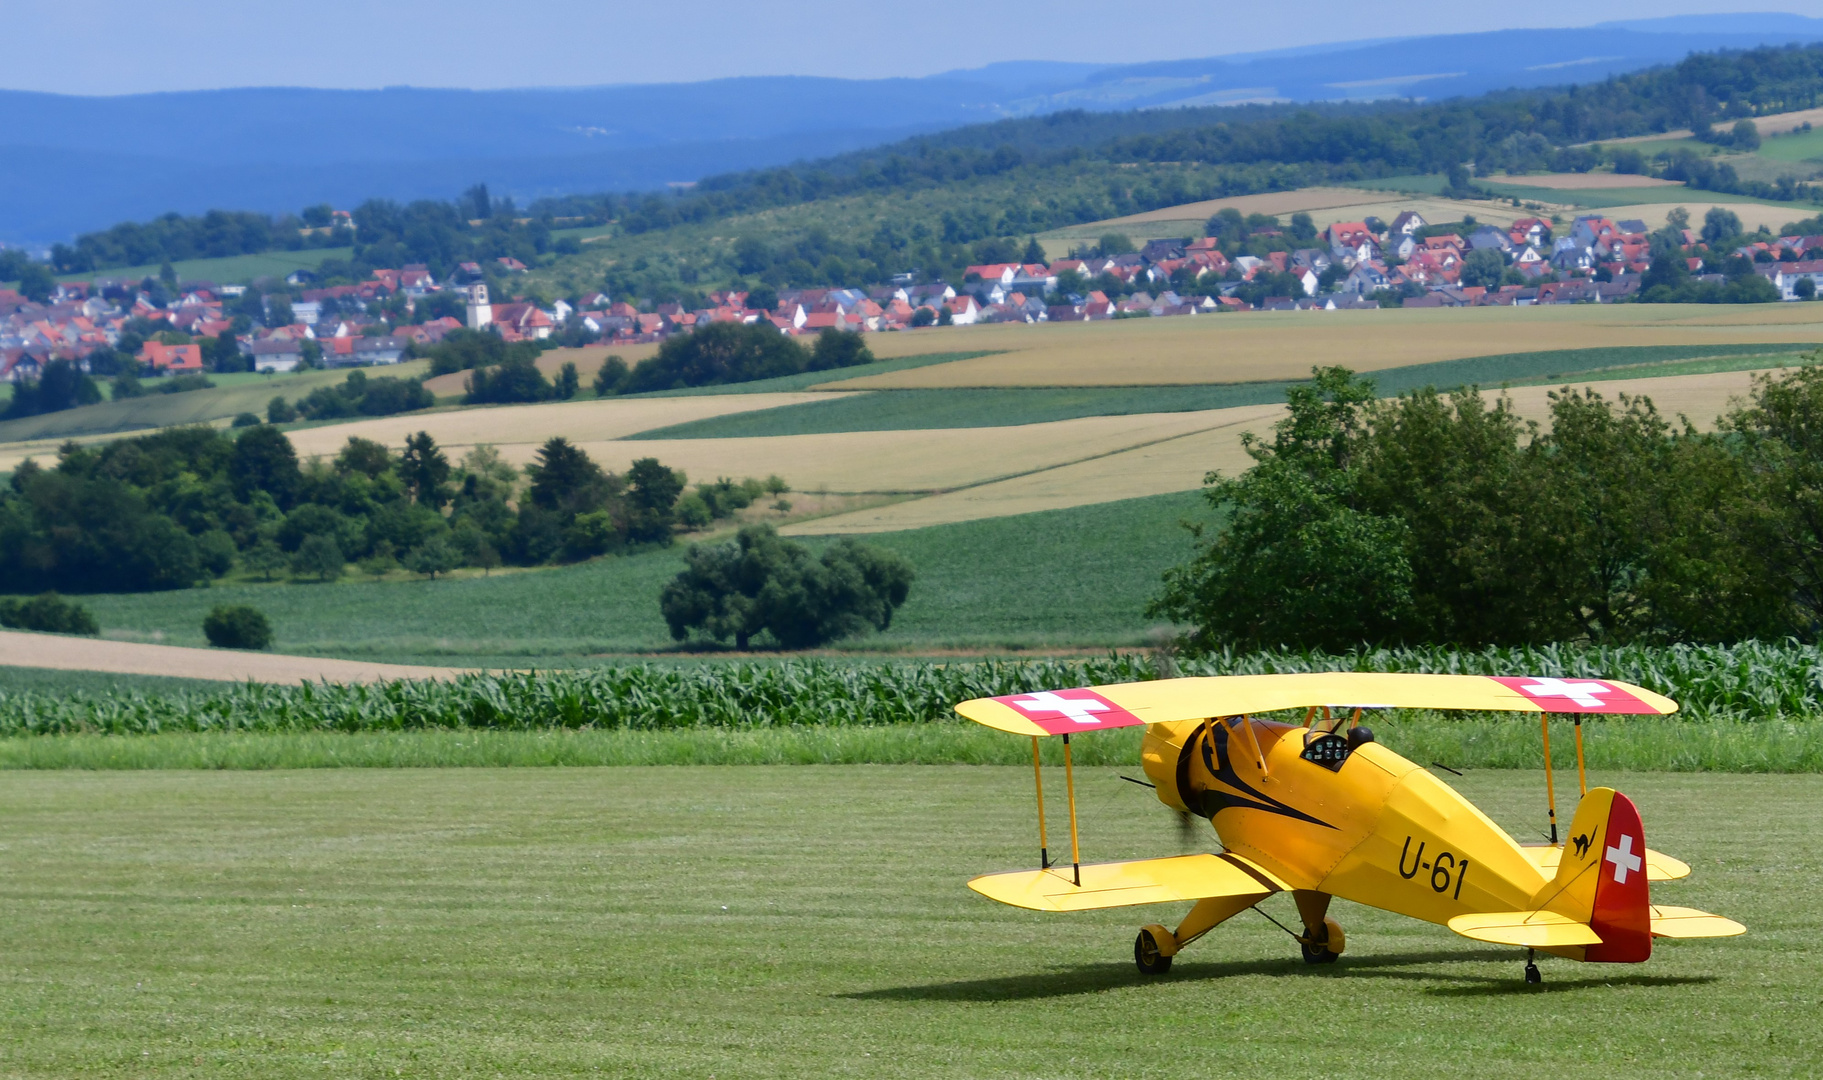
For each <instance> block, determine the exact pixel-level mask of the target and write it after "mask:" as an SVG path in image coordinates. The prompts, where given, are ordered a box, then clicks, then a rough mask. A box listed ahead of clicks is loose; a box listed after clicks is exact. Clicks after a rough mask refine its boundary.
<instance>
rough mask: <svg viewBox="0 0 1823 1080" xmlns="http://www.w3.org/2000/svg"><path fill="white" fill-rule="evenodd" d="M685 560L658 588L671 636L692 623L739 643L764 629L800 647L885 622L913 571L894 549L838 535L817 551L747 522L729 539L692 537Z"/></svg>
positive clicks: (682, 636)
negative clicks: (705, 541)
mask: <svg viewBox="0 0 1823 1080" xmlns="http://www.w3.org/2000/svg"><path fill="white" fill-rule="evenodd" d="M685 560H686V562H687V563H688V566H687V567H686V568H685V570H684V571H683V573H681V574H678V575H677V577H676V578H675V579H673V580H672V581H671V583H670V584H668V585H666V586H665V588H664V592H663V593H661V594H660V596H659V608H660V610H661V611H662V612H663V613H664V616H665V622H666V624H667V625H669V626H670V628H671V636H672V638H674V639H676V640H678V641H684V640H686V639H687V638H689V636H690V633H691V631H693V630H695V631H700V632H702V633H705V634H707V635H708V636H710V637H712V638H714V639H715V640H716V641H727V640H728V639H729V638H733V639H734V644H735V647H736V648H740V649H745V648H747V647H748V644H749V643H750V642H751V641H752V640H753V639H754V638H755V637H757V636H759V635H760V634H762V633H769V634H771V635H772V638H773V639H774V640H775V641H777V642H778V644H779V645H780V646H782V647H784V648H787V649H806V648H810V647H812V646H816V645H823V644H826V643H828V642H831V641H836V640H839V639H841V638H846V637H853V636H854V635H856V634H862V633H865V632H866V631H867V630H869V629H870V628H871V629H875V630H885V629H886V628H887V627H888V626H890V625H892V617H893V611H894V610H895V609H896V608H898V607H899V606H900V605H901V604H903V603H905V597H906V595H907V593H908V592H909V591H910V589H911V583H912V578H913V577H914V576H915V575H914V574H913V572H912V568H911V565H910V564H909V563H907V562H906V561H905V560H904V559H903V558H901V557H900V556H899V555H898V554H897V553H896V552H892V551H887V550H885V549H883V548H877V547H871V546H869V545H866V544H862V543H859V542H857V541H854V540H843V541H840V542H839V543H836V544H834V545H832V546H831V547H830V548H829V550H827V551H825V552H824V553H823V555H822V557H821V558H817V557H815V556H813V555H812V554H811V553H810V550H809V549H808V548H806V547H804V545H802V544H797V543H793V542H792V541H790V540H786V539H783V538H781V537H780V536H779V534H778V533H777V532H776V531H775V530H774V529H773V528H772V526H770V525H748V526H746V527H744V528H742V529H741V531H740V535H739V536H738V537H737V539H736V540H735V542H734V543H731V544H717V545H714V546H704V545H700V544H692V545H691V546H690V550H689V552H688V553H687V554H686V555H685Z"/></svg>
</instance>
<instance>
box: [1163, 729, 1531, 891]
mask: <svg viewBox="0 0 1823 1080" xmlns="http://www.w3.org/2000/svg"><path fill="white" fill-rule="evenodd" d="M1325 737H1327V738H1328V739H1329V740H1332V741H1331V742H1330V743H1329V744H1328V746H1329V748H1330V749H1336V748H1339V746H1340V745H1341V743H1340V736H1337V735H1327V736H1326V733H1324V732H1320V731H1318V732H1313V731H1312V730H1311V729H1309V728H1303V727H1294V726H1291V725H1288V724H1280V723H1274V722H1271V721H1260V720H1246V719H1235V720H1231V721H1222V720H1211V721H1181V722H1178V723H1171V724H1153V725H1151V726H1150V727H1149V728H1148V729H1147V732H1146V737H1145V743H1144V751H1143V758H1144V763H1145V769H1146V773H1147V774H1148V775H1149V776H1150V777H1151V778H1152V780H1153V782H1154V783H1156V784H1157V785H1158V796H1159V798H1160V799H1161V800H1163V801H1164V803H1165V804H1166V805H1168V806H1170V807H1172V808H1173V809H1178V810H1186V811H1188V812H1190V813H1194V814H1197V815H1199V816H1202V817H1207V818H1209V819H1210V821H1211V822H1212V823H1213V824H1214V826H1215V831H1216V833H1217V835H1218V836H1220V837H1221V841H1222V844H1223V846H1224V847H1225V848H1227V849H1228V850H1229V851H1232V852H1234V853H1235V854H1237V855H1241V856H1243V857H1245V858H1247V859H1250V860H1252V861H1254V862H1256V863H1258V864H1260V866H1262V867H1263V868H1265V869H1267V870H1269V871H1271V872H1272V873H1273V874H1276V875H1277V876H1278V877H1280V878H1281V879H1283V880H1284V881H1285V882H1286V883H1288V884H1289V885H1291V887H1292V888H1294V889H1306V890H1312V891H1316V892H1324V893H1329V894H1331V895H1333V896H1339V897H1342V898H1343V899H1346V900H1353V901H1355V902H1357V903H1361V904H1367V905H1370V906H1372V907H1377V908H1384V909H1386V910H1388V911H1396V912H1398V913H1400V914H1402V915H1410V916H1411V917H1413V918H1416V919H1423V920H1425V921H1427V922H1434V923H1447V922H1448V921H1449V920H1450V919H1451V918H1453V917H1454V916H1457V915H1463V914H1468V913H1471V912H1486V911H1517V910H1524V909H1526V908H1528V907H1530V906H1532V900H1533V898H1534V897H1535V896H1537V895H1538V893H1539V891H1540V890H1541V889H1542V888H1543V887H1544V885H1545V884H1546V878H1545V875H1544V873H1543V872H1542V871H1541V870H1540V869H1539V868H1538V867H1537V866H1536V865H1534V864H1533V862H1532V861H1531V860H1530V859H1528V858H1527V857H1526V855H1525V853H1524V852H1523V851H1522V850H1521V849H1520V847H1519V845H1518V844H1517V843H1515V842H1514V841H1513V838H1512V837H1510V836H1508V835H1507V834H1506V832H1505V831H1504V830H1502V829H1501V828H1500V827H1499V826H1498V825H1495V824H1494V823H1493V822H1492V821H1491V820H1489V819H1488V817H1487V815H1486V814H1483V813H1482V812H1481V811H1480V810H1477V809H1476V808H1475V807H1474V806H1473V805H1472V804H1471V803H1470V802H1469V801H1468V800H1467V799H1464V798H1463V797H1462V796H1461V795H1458V794H1457V793H1456V792H1455V790H1454V789H1452V788H1451V787H1450V786H1449V785H1447V784H1445V783H1443V782H1442V781H1440V780H1438V779H1437V778H1436V777H1434V776H1432V775H1431V774H1430V773H1429V772H1427V771H1425V770H1424V769H1422V768H1420V767H1419V766H1417V765H1415V764H1413V763H1412V762H1410V761H1407V760H1406V759H1404V758H1402V757H1400V756H1399V755H1398V754H1395V753H1393V752H1392V751H1391V750H1388V749H1386V748H1385V747H1383V746H1380V745H1379V744H1377V743H1371V742H1369V743H1363V744H1361V745H1359V746H1357V747H1355V748H1354V749H1353V750H1352V751H1351V752H1346V754H1345V756H1342V760H1341V761H1340V762H1339V764H1336V763H1334V762H1333V761H1332V762H1331V763H1328V764H1326V763H1323V762H1321V761H1311V760H1306V758H1305V750H1306V746H1307V740H1308V742H1316V741H1318V740H1320V739H1324V738H1325ZM1321 749H1323V748H1321V747H1319V748H1318V750H1316V751H1313V754H1314V755H1315V756H1317V757H1322V756H1324V755H1323V754H1322V753H1321V752H1320V751H1321ZM1335 756H1341V755H1333V754H1332V755H1331V757H1332V758H1333V757H1335Z"/></svg>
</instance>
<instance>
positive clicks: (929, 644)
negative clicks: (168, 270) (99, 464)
mask: <svg viewBox="0 0 1823 1080" xmlns="http://www.w3.org/2000/svg"><path fill="white" fill-rule="evenodd" d="M1206 515H1207V511H1206V510H1204V508H1203V504H1202V500H1201V497H1200V496H1199V495H1198V494H1196V493H1195V492H1176V493H1171V494H1166V495H1162V496H1158V497H1153V498H1143V499H1130V500H1126V501H1121V502H1103V503H1102V504H1101V505H1097V506H1092V507H1086V508H1083V509H1079V510H1075V511H1068V512H1052V513H1040V514H1031V515H1025V516H1014V517H1001V518H997V519H995V520H991V521H978V522H971V523H966V524H960V525H950V526H946V527H942V528H932V529H916V530H911V531H903V532H897V533H894V534H891V535H887V536H881V537H877V538H874V542H876V543H879V544H882V545H884V546H887V547H890V548H892V549H894V550H896V551H899V552H901V553H902V554H904V555H905V556H906V558H907V559H908V560H909V561H910V562H911V564H912V566H913V567H914V568H915V569H916V571H917V573H918V579H917V581H916V583H914V585H913V586H912V591H911V596H910V599H909V600H907V602H906V604H905V606H904V607H902V608H900V609H899V611H898V612H897V613H896V614H895V616H894V618H893V624H892V628H891V629H890V630H888V631H887V632H885V633H881V634H875V635H868V636H866V637H862V638H857V639H855V640H854V641H853V642H851V643H850V644H849V647H850V648H851V649H854V650H860V651H873V650H880V651H904V652H909V653H917V652H919V651H924V652H929V651H931V650H939V651H941V650H949V649H962V650H970V649H973V650H977V651H981V650H986V651H994V650H997V649H1001V648H1053V647H1090V648H1095V647H1105V646H1113V645H1136V644H1140V643H1142V642H1143V641H1144V639H1145V635H1146V633H1147V631H1148V630H1149V629H1150V628H1151V626H1152V625H1153V624H1152V622H1151V621H1150V620H1148V619H1146V618H1145V616H1144V608H1145V605H1146V602H1147V600H1149V599H1150V598H1151V596H1152V594H1153V593H1154V592H1155V591H1156V590H1157V588H1158V582H1159V575H1160V574H1162V573H1163V572H1164V570H1165V569H1166V568H1167V567H1169V566H1172V565H1174V564H1176V563H1178V562H1181V561H1182V560H1183V559H1184V558H1185V556H1186V555H1187V553H1188V552H1189V549H1190V541H1189V535H1188V534H1187V533H1186V532H1184V530H1183V529H1181V528H1180V527H1179V525H1178V523H1179V522H1180V521H1181V520H1182V519H1184V518H1186V517H1198V518H1201V517H1205V516H1206ZM682 567H683V548H682V547H678V548H672V549H668V550H663V551H654V552H647V553H643V554H639V555H632V556H626V557H620V558H608V559H600V560H596V561H594V562H589V563H582V564H578V565H575V566H569V567H559V568H553V569H547V570H538V571H521V572H514V573H496V574H493V575H491V576H487V577H475V576H464V577H457V578H454V579H445V580H441V581H435V582H429V581H383V582H369V581H359V580H355V579H353V578H350V579H348V580H345V581H344V582H341V583H337V584H329V585H290V584H272V585H263V584H239V585H237V584H219V583H218V584H217V585H216V586H215V587H214V588H210V589H189V590H181V591H175V592H163V593H125V594H104V595H90V596H85V597H83V598H82V602H83V604H84V605H86V606H87V607H88V608H89V609H90V610H91V611H93V612H94V614H95V618H96V620H97V621H98V622H99V623H100V624H101V627H102V630H103V633H104V635H105V636H107V637H108V638H114V639H119V640H125V641H150V642H159V643H163V644H169V645H187V646H202V645H203V644H205V642H204V639H203V636H202V620H203V616H204V615H205V614H207V612H208V611H209V609H210V608H211V607H213V606H215V605H216V604H251V605H253V606H255V607H257V608H259V609H260V610H261V611H263V612H265V613H266V615H267V617H268V618H269V619H270V620H271V621H272V626H273V632H274V634H275V636H276V642H275V644H274V648H275V649H276V650H278V651H281V652H285V653H300V654H307V655H315V656H336V657H346V658H349V659H356V660H375V661H385V662H390V663H408V664H432V665H440V666H452V667H525V666H528V665H536V666H553V665H556V666H572V665H577V664H586V663H590V662H593V661H592V660H591V657H594V656H597V655H598V654H602V653H628V652H641V651H646V650H653V649H665V648H669V647H671V644H672V643H671V637H670V634H669V633H668V632H667V630H666V628H665V623H664V620H663V619H662V618H661V617H660V615H659V611H658V594H659V590H660V589H662V588H663V587H664V585H665V583H666V582H667V581H669V580H670V579H671V578H672V577H673V576H675V575H676V574H677V572H678V571H679V570H680V569H682ZM53 640H55V641H56V642H57V643H59V645H61V646H62V647H64V648H65V649H67V650H68V652H69V655H71V656H72V657H80V656H81V655H82V650H83V648H84V646H85V645H86V644H87V643H86V642H84V641H83V640H81V639H71V638H55V639H53ZM212 655H213V654H208V653H203V654H200V655H199V656H197V658H196V660H197V662H198V663H202V662H204V661H207V660H209V659H211V658H212ZM166 673H167V674H171V675H183V674H190V672H186V671H181V670H168V671H167V672H166ZM203 674H207V672H203ZM0 685H3V684H0Z"/></svg>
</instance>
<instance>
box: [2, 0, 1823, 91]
mask: <svg viewBox="0 0 1823 1080" xmlns="http://www.w3.org/2000/svg"><path fill="white" fill-rule="evenodd" d="M1737 2H1738V0H1737ZM1748 2H1749V3H1750V4H1751V5H1752V7H1753V8H1754V9H1757V10H1762V11H1764V10H1780V11H1789V12H1793V13H1796V14H1802V15H1810V16H1823V0H1771V2H1767V3H1755V2H1753V0H1748ZM1730 7H1731V4H1730V3H1729V2H1728V0H1532V2H1530V3H1526V4H1488V3H1476V2H1473V0H1398V2H1396V3H1394V4H1364V3H1361V2H1360V0H1277V2H1271V3H1258V2H1251V3H1238V2H1235V0H1177V2H1175V3H1166V4H1146V5H1132V6H1129V5H1126V4H1122V3H1119V2H1113V3H1110V2H1108V0H1098V2H1094V3H1091V2H1087V0H1045V2H1043V3H1039V4H1010V5H1006V4H991V3H980V2H979V0H975V2H969V3H959V2H956V0H923V2H915V3H902V4H890V5H887V4H882V5H880V6H879V7H877V8H876V7H873V6H872V5H870V4H857V3H852V2H842V3H836V2H832V0H790V2H788V3H780V2H777V0H748V2H745V3H742V2H739V0H668V2H665V3H653V2H651V0H644V2H640V3H622V2H614V0H608V2H603V0H596V2H592V3H585V2H581V0H517V2H515V3H504V4H503V3H500V2H499V0H485V2H483V0H436V2H434V3H411V2H405V3H400V2H398V0H394V2H393V3H373V2H372V0H358V2H357V0H315V2H314V3H311V4H308V5H304V4H275V3H270V2H261V0H232V2H223V0H152V2H148V0H82V2H80V3H70V2H69V0H56V2H54V3H53V2H45V0H6V3H5V5H4V8H5V10H6V16H7V17H6V20H5V29H4V30H3V31H0V35H4V39H5V45H6V48H5V50H4V53H3V54H0V57H3V58H0V86H3V87H6V88H9V89H19V90H48V91H56V92H60V93H73V94H122V93H134V92H141V91H153V90H196V89H213V88H219V87H228V86H320V87H378V86H394V85H401V84H409V85H413V86H462V87H477V88H478V87H508V86H590V85H601V84H604V83H625V82H693V81H696V80H699V79H711V78H717V77H721V76H728V75H837V76H844V77H848V78H878V77H882V76H891V75H928V74H930V73H932V72H937V71H944V70H948V69H951V68H960V67H976V66H979V65H982V64H986V63H990V62H993V61H996V60H1084V61H1108V62H1127V61H1140V60H1163V59H1172V58H1178V57H1195V56H1218V55H1222V54H1225V53H1234V52H1251V51H1258V50H1262V49H1274V48H1281V47H1286V46H1294V45H1309V44H1317V43H1321V42H1328V41H1347V40H1355V39H1360V38H1376V37H1396V36H1404V35H1412V34H1431V33H1460V32H1473V31H1478V30H1499V29H1507V28H1513V27H1541V26H1587V25H1589V24H1591V23H1596V22H1603V21H1608V20H1614V19H1639V18H1654V17H1659V16H1665V15H1678V14H1697V13H1713V12H1722V11H1727V10H1728V9H1729V8H1730ZM1022 14H1029V16H1030V17H1022ZM1592 47H1593V46H1592Z"/></svg>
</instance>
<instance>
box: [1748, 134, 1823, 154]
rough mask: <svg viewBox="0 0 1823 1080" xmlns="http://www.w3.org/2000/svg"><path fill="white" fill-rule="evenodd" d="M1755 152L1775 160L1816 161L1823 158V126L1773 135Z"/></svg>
mask: <svg viewBox="0 0 1823 1080" xmlns="http://www.w3.org/2000/svg"><path fill="white" fill-rule="evenodd" d="M1755 152H1756V153H1757V154H1759V156H1761V157H1764V158H1771V159H1772V160H1774V161H1816V160H1818V159H1820V158H1823V128H1812V129H1811V130H1809V131H1794V132H1792V133H1791V134H1790V135H1775V136H1772V137H1770V138H1767V139H1766V140H1764V141H1763V142H1761V143H1760V148H1759V150H1757V151H1755Z"/></svg>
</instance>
